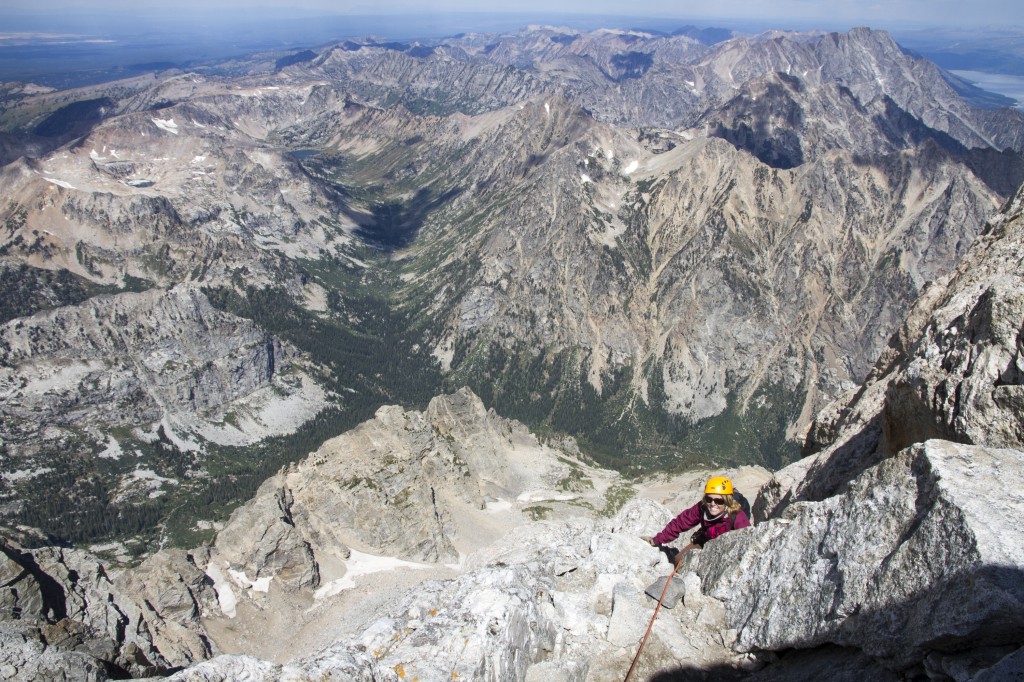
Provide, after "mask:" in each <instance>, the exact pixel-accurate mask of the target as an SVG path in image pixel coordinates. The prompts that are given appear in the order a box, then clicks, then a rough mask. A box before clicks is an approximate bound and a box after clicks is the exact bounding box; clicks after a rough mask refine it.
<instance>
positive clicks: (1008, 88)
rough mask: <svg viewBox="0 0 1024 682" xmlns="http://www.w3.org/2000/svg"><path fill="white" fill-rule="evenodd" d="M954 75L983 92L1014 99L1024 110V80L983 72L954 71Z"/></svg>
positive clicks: (1017, 77) (1018, 77)
mask: <svg viewBox="0 0 1024 682" xmlns="http://www.w3.org/2000/svg"><path fill="white" fill-rule="evenodd" d="M953 73H955V74H956V75H957V76H960V77H961V78H963V79H964V80H965V81H970V82H971V83H972V84H974V85H976V86H978V87H979V88H981V89H983V90H988V91H989V92H995V93H998V94H1000V95H1006V96H1007V97H1012V98H1013V99H1015V100H1017V108H1018V109H1024V78H1022V77H1020V76H1008V75H1006V74H1002V73H984V72H982V71H953Z"/></svg>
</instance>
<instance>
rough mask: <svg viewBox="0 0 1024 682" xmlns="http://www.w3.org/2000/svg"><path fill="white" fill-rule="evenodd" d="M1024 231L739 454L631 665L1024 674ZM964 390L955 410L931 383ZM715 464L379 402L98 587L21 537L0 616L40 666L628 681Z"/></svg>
mask: <svg viewBox="0 0 1024 682" xmlns="http://www.w3.org/2000/svg"><path fill="white" fill-rule="evenodd" d="M1022 240H1024V190H1022V191H1021V192H1020V193H1018V195H1017V196H1015V197H1014V199H1013V200H1012V201H1010V202H1008V203H1007V205H1006V206H1005V207H1004V212H1003V213H1002V214H1001V215H1000V216H999V217H998V218H997V219H995V220H993V221H992V222H991V223H990V225H989V226H988V228H987V229H986V231H985V233H984V235H983V236H982V237H981V238H980V239H979V241H978V243H976V244H975V245H974V247H972V249H971V252H970V253H969V254H968V255H967V256H966V258H965V259H964V261H963V263H962V265H961V266H960V268H959V269H958V270H957V271H956V272H955V273H953V274H952V275H950V276H949V277H948V278H947V279H946V281H944V282H941V283H937V284H935V285H934V286H933V287H932V288H930V289H929V290H928V291H927V292H926V295H925V296H923V297H922V298H921V299H920V300H919V302H918V304H917V305H916V306H915V308H914V311H915V314H912V315H911V316H910V317H908V320H907V322H906V323H905V325H904V327H903V329H902V331H901V333H900V334H899V335H896V336H894V337H893V340H892V346H891V349H890V351H889V352H888V353H887V355H886V356H885V357H883V359H882V360H881V361H880V362H879V363H878V365H877V366H876V368H875V370H874V372H873V374H872V377H873V380H872V381H871V382H869V383H868V384H866V385H865V386H864V387H862V388H861V389H860V390H859V391H857V392H856V393H855V394H853V395H852V397H851V398H849V399H847V400H845V401H842V402H840V403H837V404H836V405H835V406H833V407H832V408H831V409H830V410H828V411H826V412H824V413H823V414H822V415H821V417H819V420H818V421H817V422H816V426H815V429H814V430H813V431H812V437H811V438H810V439H809V441H808V449H809V450H811V451H813V452H812V453H811V454H809V456H808V457H806V458H804V459H803V460H800V461H798V462H796V463H794V464H793V465H790V466H789V467H787V468H785V469H782V470H780V471H778V472H776V473H775V474H770V473H769V472H767V471H764V470H754V469H743V470H736V471H728V472H726V473H728V474H729V475H731V476H732V477H733V478H734V480H736V481H737V484H738V486H739V488H740V490H741V491H742V490H747V491H751V494H752V491H753V490H754V489H756V488H757V487H758V486H759V485H760V484H762V483H763V485H760V490H759V492H758V494H757V496H756V499H755V500H754V504H753V510H754V517H755V524H754V526H753V527H752V528H749V529H742V530H738V531H734V532H731V533H728V534H726V535H725V536H723V537H721V538H718V539H716V540H714V541H712V542H710V543H708V545H707V546H705V548H704V549H702V550H700V551H695V552H691V553H689V554H687V555H686V557H685V559H684V561H683V562H682V564H681V567H680V569H679V574H678V575H679V578H678V580H679V581H680V584H679V594H681V599H680V601H679V602H678V603H670V604H669V605H668V606H669V607H670V608H668V609H663V610H662V611H661V613H660V614H659V616H658V619H657V620H656V621H655V624H654V627H653V633H652V635H651V639H650V640H649V642H648V644H647V647H646V648H645V650H644V653H643V655H642V657H641V659H640V662H639V667H638V670H637V674H638V675H639V677H638V679H653V680H668V679H704V678H714V679H737V680H739V679H743V680H761V681H767V680H810V679H820V678H821V677H822V676H823V675H825V676H828V677H830V678H831V679H850V680H853V679H864V678H866V677H871V678H877V679H881V680H893V681H895V680H944V681H945V680H957V681H964V682H967V681H975V682H983V681H987V680H1003V679H1015V676H1020V675H1021V674H1022V673H1024V656H1022V652H1021V646H1022V644H1024V621H1022V616H1021V614H1022V613H1024V610H1022V609H1021V606H1022V600H1024V577H1022V569H1024V555H1022V553H1021V549H1020V548H1021V546H1022V543H1021V541H1020V538H1017V537H1016V536H1017V534H1018V531H1017V524H1016V519H1017V518H1018V517H1019V515H1020V513H1021V511H1022V510H1024V496H1022V494H1021V492H1020V491H1019V490H1018V489H1017V486H1016V482H1017V481H1018V480H1020V478H1021V467H1022V463H1024V448H1022V446H1024V443H1022V442H1021V432H1020V429H1019V428H1018V427H1019V424H1020V419H1021V417H1020V415H1021V412H1020V410H1019V409H1017V407H1015V402H1014V401H1013V400H1012V398H1010V399H1004V398H1003V396H1004V394H1007V393H1008V394H1010V395H1011V396H1012V393H1013V391H1014V390H1015V387H1016V386H1017V385H1018V383H1019V382H1018V381H1017V379H1016V378H1015V377H1016V376H1017V375H1016V374H1015V372H1016V371H1017V370H1016V369H1014V368H1015V367H1016V365H1017V361H1018V358H1019V355H1020V347H1021V346H1020V339H1019V337H1020V334H1021V333H1022V329H1021V325H1020V320H1021V319H1024V310H1021V309H1020V303H1021V301H1022V300H1024V299H1022V298H1021V297H1020V296H1019V295H1018V294H1019V292H1020V290H1021V288H1022V286H1024V279H1022V273H1024V269H1022V268H1021V267H1020V254H1021V253H1024V250H1022V249H1021V248H1020V247H1021V245H1022V244H1021V242H1022ZM1015 292H1017V293H1015ZM954 327H955V331H953V329H954ZM1015 382H1016V383H1015ZM907 386H910V387H912V388H913V392H912V393H911V395H916V396H920V398H919V401H918V402H916V403H914V402H911V399H910V397H908V395H907V393H906V391H907V390H908V389H907V388H905V387H907ZM952 386H955V387H956V388H955V391H956V393H957V395H960V396H961V399H960V400H959V401H956V402H953V403H950V402H948V401H946V400H937V399H935V397H936V396H941V395H948V393H945V392H944V391H945V390H947V389H943V388H941V387H952ZM907 407H910V408H912V409H910V410H909V411H907V410H906V409H905V408H907ZM901 409H903V410H904V411H902V412H893V411H894V410H901ZM892 414H899V415H901V416H900V418H899V420H898V421H895V422H893V423H890V425H889V426H886V424H887V423H889V421H888V420H890V419H892V417H890V416H889V415H892ZM896 426H899V427H901V428H896ZM939 429H945V430H943V431H941V432H940V431H939ZM707 475H708V474H707V472H693V473H691V474H687V475H683V476H678V477H676V478H673V479H648V480H646V481H627V480H624V479H622V477H621V476H619V475H618V474H613V473H611V472H607V471H602V470H600V469H597V468H594V467H592V466H591V465H589V464H587V463H586V462H584V461H582V460H581V459H580V458H579V457H578V455H576V454H575V453H574V450H573V443H572V442H571V441H559V442H547V443H544V442H541V441H539V440H538V439H537V438H536V437H535V436H534V435H532V434H531V433H530V432H529V431H527V430H526V429H525V428H523V427H522V425H520V424H517V423H515V422H513V421H510V420H506V419H503V418H501V417H500V416H498V415H497V414H495V413H494V412H493V411H489V410H487V409H486V408H484V406H483V404H482V402H481V401H480V399H479V398H478V397H477V396H475V395H473V394H472V393H471V392H470V391H468V390H462V391H459V392H457V393H455V394H451V395H446V396H439V397H437V398H435V399H434V400H433V401H431V403H430V406H429V407H428V408H427V410H425V411H423V412H419V411H414V410H404V409H401V408H398V407H385V408H381V409H380V410H379V411H378V413H377V415H376V417H375V418H374V419H373V420H371V421H368V422H366V423H364V424H362V425H361V426H360V427H358V428H357V429H355V430H353V431H351V432H348V433H346V434H343V435H342V436H340V437H338V438H336V439H333V440H331V441H328V442H326V443H325V444H324V445H323V446H322V447H321V448H320V449H319V450H317V451H316V452H314V453H312V454H311V455H310V456H309V457H308V458H307V459H305V460H303V461H302V462H300V463H298V464H296V465H293V466H290V467H287V468H285V469H283V470H282V471H281V472H280V473H279V474H278V475H277V476H275V477H273V478H271V479H269V480H268V481H267V482H266V483H265V484H264V486H263V487H262V488H261V489H260V491H259V493H258V494H257V495H256V497H254V498H253V499H252V500H251V501H250V502H248V503H247V504H246V505H244V506H243V507H241V508H239V509H238V510H236V512H235V513H234V514H233V515H232V517H231V520H230V521H229V522H228V524H227V525H226V526H225V527H224V528H223V529H222V530H221V531H220V533H219V535H218V537H217V539H216V542H215V543H213V545H212V546H210V547H206V548H203V549H198V550H194V551H192V552H189V553H184V552H180V551H178V550H175V551H173V552H167V551H163V552H160V553H158V554H157V555H155V556H154V557H152V558H151V559H149V560H148V561H147V562H146V563H145V564H143V565H141V566H140V567H138V568H136V569H133V570H129V571H123V572H119V574H118V575H115V576H114V577H112V578H109V577H107V576H106V574H105V572H104V571H103V570H102V569H101V568H99V564H97V563H95V559H92V558H89V557H88V556H86V555H85V554H84V553H82V552H79V551H78V550H73V551H72V550H58V549H56V548H52V547H50V548H45V547H44V548H39V549H26V548H24V545H26V544H28V543H29V541H30V538H24V537H23V538H14V537H11V538H10V539H8V540H7V541H6V544H5V549H4V554H5V556H6V557H7V560H8V562H9V564H10V570H8V571H7V572H8V574H9V575H10V576H11V579H10V581H9V582H8V588H7V589H8V591H7V592H5V593H4V595H5V596H4V603H5V604H8V607H6V608H7V611H6V613H7V614H8V616H7V620H5V621H4V622H3V624H2V625H3V632H4V633H5V636H6V637H8V638H13V640H14V641H17V642H20V644H18V645H17V647H14V646H13V645H5V646H4V647H2V648H0V651H3V652H4V656H5V657H6V658H5V664H8V665H10V666H12V668H11V669H18V670H21V671H28V672H27V674H28V675H29V676H30V677H28V679H46V678H47V677H46V676H51V677H52V676H53V675H57V676H63V679H96V680H101V679H107V678H106V677H105V675H108V674H109V673H110V671H115V670H122V671H130V672H133V673H135V674H140V673H141V674H146V673H147V672H148V671H153V672H156V671H159V670H161V669H163V670H169V668H170V666H169V664H171V663H172V662H173V661H182V660H183V659H188V660H190V661H191V662H192V663H191V664H190V665H188V667H186V668H184V669H182V670H179V671H177V672H174V673H173V674H172V675H171V676H170V679H174V680H182V681H184V680H194V681H197V680H204V681H205V680H229V679H240V678H243V677H244V678H247V679H253V680H279V679H288V680H314V679H318V680H319V679H337V680H343V679H344V680H381V679H385V680H402V679H413V678H418V679H420V680H450V679H479V680H542V679H543V680H550V679H554V680H567V681H568V680H572V681H576V680H580V681H582V680H620V679H622V677H623V676H624V674H625V671H626V669H627V668H628V667H629V665H630V661H631V658H632V655H633V654H634V652H635V651H636V647H637V645H638V643H639V641H640V639H641V637H642V636H643V633H644V630H645V628H646V626H647V624H648V621H649V619H650V618H651V616H652V614H653V613H654V601H653V600H652V599H651V598H649V597H647V596H645V595H644V588H645V587H646V586H648V585H650V584H651V583H652V582H654V581H655V579H656V578H658V577H659V576H664V575H666V574H667V573H668V572H669V568H670V565H669V563H668V561H667V559H666V557H665V555H664V554H663V553H662V552H661V551H659V550H658V549H656V548H653V547H650V546H649V545H647V544H646V543H645V542H644V541H642V540H641V539H640V538H641V536H643V535H650V534H651V533H652V532H654V531H656V530H658V529H660V528H661V527H662V526H663V525H664V524H665V523H666V522H667V520H668V519H670V518H671V517H672V515H673V514H674V513H676V512H678V511H679V510H680V509H681V508H682V507H684V506H689V504H691V503H692V501H693V500H694V499H696V498H697V497H698V496H699V493H700V490H701V486H702V481H703V479H704V477H706V476H707ZM625 489H629V490H628V492H626V493H625V494H623V491H624V490H625ZM630 494H632V495H633V497H631V498H629V499H626V498H627V497H629V495H630ZM417 496H419V497H417ZM428 497H429V502H428ZM414 498H416V499H417V500H418V501H417V502H416V503H415V505H411V504H410V502H411V501H412V500H413V499H414ZM623 500H625V502H623ZM602 502H603V504H602ZM683 541H684V542H685V540H683ZM56 557H60V559H59V560H56V559H55V558H56ZM90 562H91V563H90ZM71 565H74V567H75V568H74V569H73V570H68V569H67V568H63V567H64V566H71ZM88 566H92V568H91V569H87V567H88ZM90 576H94V577H90ZM37 585H38V586H39V587H34V589H35V591H33V589H27V588H29V587H33V586H37ZM15 586H17V588H16V589H15ZM175 586H176V587H175ZM172 588H173V589H172ZM36 594H41V595H42V597H34V596H33V595H36ZM59 594H64V595H65V598H64V600H63V601H60V600H56V599H55V598H54V596H55V595H59ZM95 595H99V597H100V601H101V602H102V603H103V604H105V605H104V606H102V608H101V607H99V606H98V602H97V597H96V596H95ZM677 598H678V597H677ZM139 603H143V604H145V605H146V609H142V608H139V607H132V606H131V605H132V604H139ZM104 609H106V611H104ZM110 609H114V610H113V611H111V610H110ZM133 609H134V610H133ZM104 613H106V614H107V615H103V614H104ZM111 619H113V621H114V622H119V623H122V625H119V626H116V627H113V628H111V627H108V626H105V625H104V623H109V622H111ZM125 624H131V626H130V627H127V628H126V627H125V626H124V625H125ZM56 627H59V628H62V631H65V632H77V633H78V635H77V636H75V637H67V638H53V637H52V634H44V632H45V633H50V632H51V631H52V630H53V629H54V628H56ZM125 633H130V634H129V635H127V636H126V634H125ZM5 641H6V640H5ZM18 652H24V653H18ZM218 652H220V653H219V655H215V654H218ZM225 652H233V653H225ZM211 655H212V656H213V657H212V658H209V659H208V660H202V659H205V658H207V657H209V656H211ZM18 656H21V657H22V658H18ZM30 661H31V662H30ZM83 662H85V663H83ZM186 662H187V661H186ZM60 666H63V667H60ZM113 666H116V668H115V667H113ZM161 666H163V667H162V668H161ZM5 669H7V668H5ZM54 671H58V672H56V673H55V672H54ZM32 676H35V677H34V678H33V677H32Z"/></svg>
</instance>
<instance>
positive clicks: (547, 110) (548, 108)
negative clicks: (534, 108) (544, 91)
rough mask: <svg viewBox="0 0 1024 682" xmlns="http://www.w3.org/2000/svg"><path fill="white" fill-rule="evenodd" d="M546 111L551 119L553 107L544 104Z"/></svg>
mask: <svg viewBox="0 0 1024 682" xmlns="http://www.w3.org/2000/svg"><path fill="white" fill-rule="evenodd" d="M544 111H545V112H547V115H548V116H549V117H550V116H551V105H550V104H548V103H547V102H544Z"/></svg>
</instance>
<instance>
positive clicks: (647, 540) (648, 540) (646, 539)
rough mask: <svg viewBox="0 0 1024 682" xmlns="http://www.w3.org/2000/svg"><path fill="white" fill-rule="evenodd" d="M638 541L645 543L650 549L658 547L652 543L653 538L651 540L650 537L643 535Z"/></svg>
mask: <svg viewBox="0 0 1024 682" xmlns="http://www.w3.org/2000/svg"><path fill="white" fill-rule="evenodd" d="M640 539H641V540H643V541H644V542H646V543H647V544H648V545H650V546H651V547H657V546H658V545H656V544H655V543H654V538H652V537H651V536H650V535H644V536H642V537H641V538H640Z"/></svg>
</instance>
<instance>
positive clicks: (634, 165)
mask: <svg viewBox="0 0 1024 682" xmlns="http://www.w3.org/2000/svg"><path fill="white" fill-rule="evenodd" d="M639 167H640V162H639V161H635V160H634V161H630V162H629V164H628V165H627V166H626V167H625V168H623V169H622V172H623V173H625V174H626V175H629V174H630V173H632V172H634V171H635V170H636V169H637V168H639Z"/></svg>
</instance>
